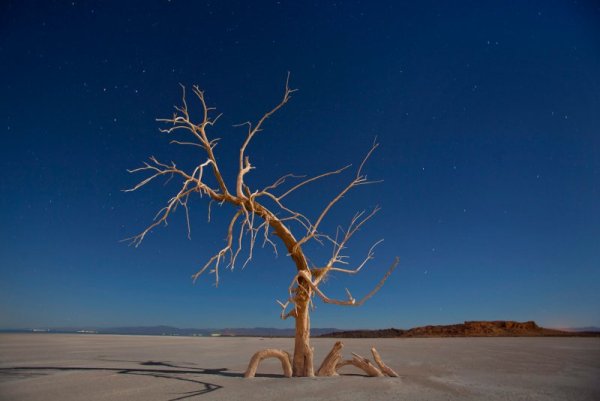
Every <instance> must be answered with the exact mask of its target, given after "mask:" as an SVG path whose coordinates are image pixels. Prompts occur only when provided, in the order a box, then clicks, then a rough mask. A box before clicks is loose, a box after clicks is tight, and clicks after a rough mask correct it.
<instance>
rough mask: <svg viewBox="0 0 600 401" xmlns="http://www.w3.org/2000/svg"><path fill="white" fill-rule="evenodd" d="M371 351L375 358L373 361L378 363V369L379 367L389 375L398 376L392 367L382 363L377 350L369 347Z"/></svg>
mask: <svg viewBox="0 0 600 401" xmlns="http://www.w3.org/2000/svg"><path fill="white" fill-rule="evenodd" d="M371 353H372V354H373V359H375V363H377V365H379V369H381V371H382V372H383V373H385V374H386V375H387V376H389V377H399V375H398V373H396V372H395V371H394V369H392V368H390V367H389V366H387V365H386V364H385V363H383V360H382V359H381V356H379V352H377V350H376V349H375V347H371Z"/></svg>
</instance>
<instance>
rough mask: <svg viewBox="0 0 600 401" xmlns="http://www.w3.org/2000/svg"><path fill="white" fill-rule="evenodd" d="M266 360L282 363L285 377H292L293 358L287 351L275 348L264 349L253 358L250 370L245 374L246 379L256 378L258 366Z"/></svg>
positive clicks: (249, 366) (249, 365)
mask: <svg viewBox="0 0 600 401" xmlns="http://www.w3.org/2000/svg"><path fill="white" fill-rule="evenodd" d="M265 358H277V359H279V360H280V361H281V367H282V369H283V375H284V376H285V377H292V364H291V362H290V361H291V359H292V358H291V357H290V354H288V353H287V352H286V351H283V350H280V349H274V348H267V349H263V350H262V351H258V352H257V353H256V354H254V355H253V356H252V359H250V363H249V364H248V369H246V373H244V377H245V378H250V377H254V375H256V370H257V369H258V365H259V364H260V362H261V361H262V360H263V359H265Z"/></svg>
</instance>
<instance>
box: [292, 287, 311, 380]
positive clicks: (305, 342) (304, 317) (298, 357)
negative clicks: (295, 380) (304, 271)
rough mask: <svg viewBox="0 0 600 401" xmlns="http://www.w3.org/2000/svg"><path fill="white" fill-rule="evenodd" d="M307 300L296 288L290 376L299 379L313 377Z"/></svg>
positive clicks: (299, 289) (307, 297)
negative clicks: (294, 333)
mask: <svg viewBox="0 0 600 401" xmlns="http://www.w3.org/2000/svg"><path fill="white" fill-rule="evenodd" d="M309 299H310V293H309V294H307V292H306V291H303V290H302V288H300V285H299V286H298V289H297V293H296V297H295V302H296V339H295V342H294V359H293V361H292V374H293V375H294V376H299V377H312V376H314V375H315V373H314V367H313V350H312V348H311V346H310V317H309V309H308V308H309Z"/></svg>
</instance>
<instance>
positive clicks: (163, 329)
mask: <svg viewBox="0 0 600 401" xmlns="http://www.w3.org/2000/svg"><path fill="white" fill-rule="evenodd" d="M0 332H13V333H30V332H36V333H39V332H43V333H80V334H123V335H149V336H195V337H221V336H226V337H293V336H294V334H295V331H294V329H293V328H289V329H276V328H270V327H254V328H225V329H193V328H183V329H181V328H178V327H172V326H134V327H111V328H101V327H58V328H50V329H48V328H31V329H14V330H0ZM311 335H312V336H314V337H334V338H399V337H401V338H406V337H531V336H600V328H598V327H580V328H570V329H561V330H556V329H547V328H544V327H540V326H538V325H537V324H536V323H535V322H533V321H529V322H514V321H505V320H500V321H467V322H464V323H460V324H451V325H440V326H422V327H414V328H412V329H408V330H403V329H395V328H390V329H381V330H349V331H348V330H346V331H344V330H340V329H335V328H313V329H311Z"/></svg>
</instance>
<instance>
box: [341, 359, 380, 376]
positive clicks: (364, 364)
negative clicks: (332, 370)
mask: <svg viewBox="0 0 600 401" xmlns="http://www.w3.org/2000/svg"><path fill="white" fill-rule="evenodd" d="M346 365H353V366H356V367H357V368H359V369H361V370H362V371H364V372H365V373H366V374H367V375H369V376H371V377H383V373H381V371H380V370H379V369H378V368H377V367H376V366H375V365H373V364H372V363H371V361H369V360H368V359H366V358H363V357H362V356H360V355H357V354H355V353H352V359H346V360H345V361H342V362H340V363H338V364H337V366H336V370H339V369H340V368H342V367H344V366H346Z"/></svg>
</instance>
